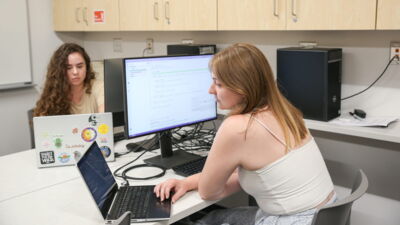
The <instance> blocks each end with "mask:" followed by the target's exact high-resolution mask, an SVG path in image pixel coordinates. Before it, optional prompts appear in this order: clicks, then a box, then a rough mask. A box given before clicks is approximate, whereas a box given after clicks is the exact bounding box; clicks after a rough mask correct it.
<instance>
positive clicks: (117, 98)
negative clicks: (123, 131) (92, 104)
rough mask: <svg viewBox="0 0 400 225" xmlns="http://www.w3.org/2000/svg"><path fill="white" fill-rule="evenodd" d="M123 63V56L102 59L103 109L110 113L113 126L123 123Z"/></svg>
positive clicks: (122, 124)
mask: <svg viewBox="0 0 400 225" xmlns="http://www.w3.org/2000/svg"><path fill="white" fill-rule="evenodd" d="M123 64H124V59H123V58H118V59H105V60H104V110H105V111H106V112H111V113H112V115H113V126H114V127H120V126H124V124H125V116H124V91H123V75H124V71H123Z"/></svg>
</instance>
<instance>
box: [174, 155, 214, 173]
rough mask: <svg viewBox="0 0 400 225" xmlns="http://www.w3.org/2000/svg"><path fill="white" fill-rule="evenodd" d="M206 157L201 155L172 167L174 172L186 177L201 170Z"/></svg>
mask: <svg viewBox="0 0 400 225" xmlns="http://www.w3.org/2000/svg"><path fill="white" fill-rule="evenodd" d="M206 159H207V157H201V158H199V159H195V160H193V161H190V162H186V163H184V164H181V165H178V166H175V167H172V169H173V170H174V172H175V173H176V174H178V175H181V176H184V177H188V176H190V175H193V174H196V173H200V172H201V171H202V170H203V167H204V164H205V162H206Z"/></svg>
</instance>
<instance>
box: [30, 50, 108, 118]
mask: <svg viewBox="0 0 400 225" xmlns="http://www.w3.org/2000/svg"><path fill="white" fill-rule="evenodd" d="M97 112H104V84H103V83H102V82H100V81H98V80H96V79H95V73H94V72H93V69H92V66H91V64H90V58H89V56H88V54H87V53H86V51H85V49H84V48H82V47H81V46H79V45H77V44H74V43H65V44H63V45H61V46H60V47H59V48H58V49H57V50H56V51H55V52H54V54H53V56H52V57H51V59H50V63H49V65H48V68H47V75H46V82H45V85H44V89H43V93H42V95H41V97H40V99H39V100H38V101H37V103H36V108H35V109H34V116H51V115H67V114H80V113H97Z"/></svg>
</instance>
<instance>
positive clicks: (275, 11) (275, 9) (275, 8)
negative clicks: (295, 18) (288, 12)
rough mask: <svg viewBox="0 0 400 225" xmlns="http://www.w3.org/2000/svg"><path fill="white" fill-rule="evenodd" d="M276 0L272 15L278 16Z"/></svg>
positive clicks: (275, 0)
mask: <svg viewBox="0 0 400 225" xmlns="http://www.w3.org/2000/svg"><path fill="white" fill-rule="evenodd" d="M277 1H278V0H274V16H276V17H279V14H278V2H277Z"/></svg>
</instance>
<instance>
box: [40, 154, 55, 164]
mask: <svg viewBox="0 0 400 225" xmlns="http://www.w3.org/2000/svg"><path fill="white" fill-rule="evenodd" d="M39 155H40V164H44V165H45V164H52V163H55V162H56V159H55V158H54V152H53V151H45V152H40V153H39Z"/></svg>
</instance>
